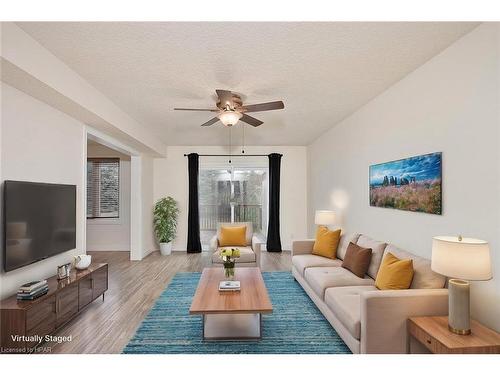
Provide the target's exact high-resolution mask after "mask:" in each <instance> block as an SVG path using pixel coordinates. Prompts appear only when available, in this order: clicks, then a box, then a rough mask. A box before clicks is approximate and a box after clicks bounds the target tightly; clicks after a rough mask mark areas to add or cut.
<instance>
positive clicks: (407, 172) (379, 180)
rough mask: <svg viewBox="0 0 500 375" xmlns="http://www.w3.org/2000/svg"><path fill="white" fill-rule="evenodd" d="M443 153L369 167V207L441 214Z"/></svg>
mask: <svg viewBox="0 0 500 375" xmlns="http://www.w3.org/2000/svg"><path fill="white" fill-rule="evenodd" d="M441 181H442V178H441V153H440V152H435V153H432V154H427V155H420V156H414V157H411V158H406V159H401V160H395V161H391V162H388V163H381V164H375V165H371V166H370V206H375V207H386V208H396V209H398V210H405V211H416V212H425V213H429V214H436V215H441V214H442V182H441Z"/></svg>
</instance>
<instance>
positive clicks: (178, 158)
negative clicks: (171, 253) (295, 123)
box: [154, 146, 307, 251]
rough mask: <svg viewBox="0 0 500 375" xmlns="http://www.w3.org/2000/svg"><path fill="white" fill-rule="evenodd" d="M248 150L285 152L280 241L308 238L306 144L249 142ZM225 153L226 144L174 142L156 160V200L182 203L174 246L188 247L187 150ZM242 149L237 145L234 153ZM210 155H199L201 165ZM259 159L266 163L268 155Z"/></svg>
mask: <svg viewBox="0 0 500 375" xmlns="http://www.w3.org/2000/svg"><path fill="white" fill-rule="evenodd" d="M245 149H246V153H247V154H269V153H272V152H277V153H281V154H283V158H282V159H281V212H280V213H281V218H280V223H281V242H282V247H283V249H284V250H289V249H290V248H291V241H292V240H293V239H296V238H305V237H306V234H307V199H306V197H307V152H306V147H303V146H249V147H246V148H245ZM191 152H197V153H198V154H221V153H222V154H226V153H227V152H228V149H227V147H225V146H172V147H168V149H167V157H166V158H162V159H155V160H154V200H155V201H156V200H158V199H159V198H161V197H165V196H168V195H169V196H172V197H173V198H174V199H175V200H176V201H177V202H178V204H179V209H180V215H179V223H178V230H177V238H176V239H175V241H174V244H173V248H174V250H179V251H186V245H187V209H188V171H187V158H186V157H184V154H189V153H191ZM239 152H240V151H239V150H237V149H234V151H233V153H239ZM208 159H209V158H203V157H200V165H201V164H202V163H207V162H208ZM259 159H263V160H260V161H259V162H260V163H262V162H264V164H265V165H266V166H267V165H268V163H267V159H265V158H259Z"/></svg>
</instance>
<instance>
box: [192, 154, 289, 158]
mask: <svg viewBox="0 0 500 375" xmlns="http://www.w3.org/2000/svg"><path fill="white" fill-rule="evenodd" d="M280 155H281V154H280ZM184 156H189V154H184ZM198 156H224V157H231V158H232V157H233V156H236V157H238V156H239V157H241V156H269V154H234V155H229V154H224V155H223V154H215V155H214V154H211V155H208V154H199V155H198Z"/></svg>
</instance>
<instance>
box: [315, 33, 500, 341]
mask: <svg viewBox="0 0 500 375" xmlns="http://www.w3.org/2000/svg"><path fill="white" fill-rule="evenodd" d="M499 63H500V61H499V26H498V24H483V25H481V26H480V27H478V28H477V29H475V30H473V31H472V32H471V33H470V34H468V35H466V36H464V37H463V38H462V39H460V40H458V41H457V42H456V43H454V44H453V45H452V46H450V47H449V48H448V49H446V50H445V51H443V52H442V53H441V54H439V55H438V56H436V57H434V58H433V59H431V60H430V61H428V62H427V63H426V64H424V65H423V66H421V67H420V68H418V69H417V70H416V71H414V72H413V73H411V74H410V75H409V76H407V77H406V78H404V79H403V80H401V81H400V82H399V83H397V84H395V85H394V86H393V87H391V88H389V89H388V90H387V91H385V92H384V93H383V94H381V95H380V96H378V97H377V98H375V99H374V100H372V101H371V102H370V103H368V104H367V105H365V106H364V107H362V108H361V109H359V110H358V111H357V112H355V113H354V114H353V115H351V116H350V117H348V118H347V119H345V120H344V121H342V122H341V123H339V124H338V125H336V126H335V127H334V128H332V129H331V130H330V131H329V132H328V133H326V134H324V135H323V136H322V137H321V138H319V139H318V140H316V141H315V142H314V143H313V144H312V145H310V146H309V147H308V154H309V230H310V234H312V230H313V213H314V210H315V209H328V208H331V209H334V210H336V211H337V212H339V213H341V216H342V218H341V226H342V228H344V229H345V230H346V231H349V232H350V231H358V232H362V233H366V234H368V235H370V236H373V237H374V238H377V239H383V240H386V241H389V242H393V243H395V244H396V245H399V246H401V247H402V248H405V249H407V250H409V251H411V252H414V253H416V254H420V255H422V256H424V257H427V258H430V256H431V238H432V236H435V235H444V234H451V235H455V234H459V233H461V234H463V235H465V236H472V237H477V238H482V239H486V240H488V241H489V242H490V245H491V253H492V258H493V280H491V281H486V282H476V283H473V285H472V314H473V317H475V318H477V319H478V320H479V321H482V322H484V323H485V324H487V325H488V326H490V327H493V328H495V329H496V330H497V331H499V330H500V319H498V317H499V316H500V302H499V301H500V218H499V215H500V191H499V187H500V179H499V175H500V173H499V172H500V151H499V150H500V134H499V127H500V123H499V104H500V103H499V77H500V75H499V73H500V72H499ZM436 151H441V152H442V153H443V215H441V216H439V215H430V214H423V213H413V212H407V211H398V210H393V209H385V208H376V207H370V206H369V200H368V194H369V189H368V167H369V165H371V164H376V163H380V162H386V161H391V160H395V159H400V158H405V157H408V156H414V155H419V154H425V153H429V152H436Z"/></svg>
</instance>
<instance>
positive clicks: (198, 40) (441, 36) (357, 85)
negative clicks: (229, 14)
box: [18, 22, 477, 145]
mask: <svg viewBox="0 0 500 375" xmlns="http://www.w3.org/2000/svg"><path fill="white" fill-rule="evenodd" d="M18 25H19V26H20V27H22V28H23V29H24V30H25V31H26V32H27V33H29V34H30V35H31V36H32V37H33V38H35V39H36V40H37V41H39V42H40V43H41V44H42V45H43V46H44V47H46V48H47V49H48V50H50V51H51V52H52V53H54V55H56V56H57V57H59V58H60V59H61V60H62V61H64V62H65V63H66V64H67V65H68V66H69V67H71V68H72V69H73V70H75V71H76V72H77V73H79V74H80V75H81V76H82V77H84V78H85V79H86V80H87V81H88V82H89V83H91V84H92V85H94V86H95V87H96V88H97V89H99V90H100V91H101V92H103V93H104V94H105V95H107V96H108V97H109V98H110V99H111V100H113V101H114V102H115V103H116V104H118V105H119V106H120V107H121V108H122V109H123V110H125V111H126V112H127V113H129V114H130V115H131V116H132V117H134V118H135V119H136V120H138V121H139V122H141V123H142V124H143V125H144V126H147V127H149V128H150V129H151V131H153V132H154V134H156V135H157V136H158V137H160V138H161V139H162V140H163V141H164V142H165V143H166V144H169V145H220V144H226V143H227V142H228V130H227V129H226V128H224V127H223V125H222V124H221V123H220V122H219V123H217V124H216V125H213V126H211V127H203V128H201V127H200V126H199V125H201V124H202V123H203V122H205V121H207V120H209V119H210V118H211V117H213V116H211V115H212V114H211V113H209V112H207V113H203V112H178V111H175V112H174V111H173V110H172V109H173V108H174V107H196V108H212V107H213V106H214V105H215V103H214V102H215V97H214V90H215V89H217V88H219V89H227V90H232V91H236V92H239V93H242V94H244V102H245V103H247V104H251V103H259V102H265V101H271V100H283V101H284V103H285V109H284V110H281V111H273V112H261V113H254V114H253V115H254V116H255V117H256V118H258V119H260V120H262V121H264V124H263V125H261V126H260V127H258V128H252V127H250V126H246V127H245V132H246V143H247V144H252V145H306V144H309V143H310V142H312V141H313V140H314V139H316V138H317V137H319V136H320V135H321V134H322V133H323V132H325V131H326V130H327V129H329V128H330V127H332V126H334V125H335V124H336V123H338V122H339V121H340V120H342V119H343V118H345V117H346V116H348V115H349V114H351V113H352V112H354V111H355V110H356V109H358V108H359V107H360V106H362V105H363V104H365V103H366V102H368V101H369V100H370V99H372V98H373V97H375V96H376V95H378V94H379V93H381V92H382V91H384V90H385V89H386V88H388V87H389V86H391V85H392V84H394V83H395V82H397V81H398V80H400V79H401V78H403V77H404V76H405V75H407V74H408V73H410V72H411V71H412V70H414V69H416V68H417V67H418V66H420V65H422V64H423V63H424V62H426V61H427V60H429V59H430V58H431V57H433V56H434V55H436V54H437V53H439V52H440V51H442V50H443V49H444V48H446V47H447V46H449V45H450V44H451V43H453V42H454V41H455V40H457V39H458V38H460V37H461V36H462V35H464V34H465V33H467V32H469V31H470V30H472V29H473V28H474V27H475V26H477V24H476V23H445V22H440V23H417V22H413V23H339V22H336V23H173V22H165V23H163V22H162V23H134V22H125V23H118V22H105V23H89V22H80V23H79V22H66V23H58V22H45V23H44V22H36V23H26V22H24V23H18ZM240 124H241V123H240ZM240 137H241V126H239V125H238V126H237V128H235V129H234V130H233V139H235V142H241V139H240Z"/></svg>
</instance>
